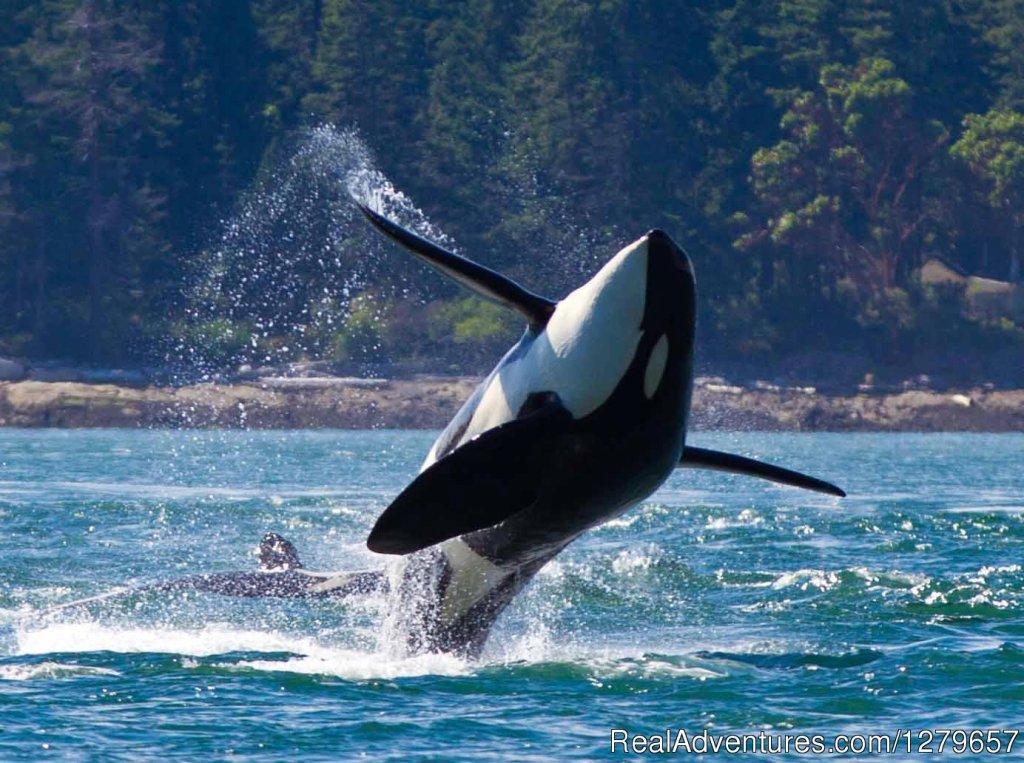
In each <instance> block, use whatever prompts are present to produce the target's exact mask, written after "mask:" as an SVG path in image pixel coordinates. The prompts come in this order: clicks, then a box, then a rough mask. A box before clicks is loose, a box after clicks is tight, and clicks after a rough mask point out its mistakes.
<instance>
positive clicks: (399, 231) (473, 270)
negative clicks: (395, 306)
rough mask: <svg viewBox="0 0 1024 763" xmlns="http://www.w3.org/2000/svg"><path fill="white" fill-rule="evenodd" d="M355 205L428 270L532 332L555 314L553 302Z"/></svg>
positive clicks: (375, 213) (369, 210) (362, 206)
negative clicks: (519, 318) (517, 318)
mask: <svg viewBox="0 0 1024 763" xmlns="http://www.w3.org/2000/svg"><path fill="white" fill-rule="evenodd" d="M356 204H358V206H359V209H360V210H361V211H362V213H363V214H364V215H366V218H367V219H368V220H369V221H370V222H371V223H372V224H373V227H375V228H376V229H377V230H379V231H380V232H381V233H383V234H384V235H386V236H387V237H388V238H391V239H394V240H395V241H397V242H398V243H399V244H401V245H402V246H404V247H405V248H406V249H408V250H409V251H411V252H412V253H413V254H415V255H416V256H417V257H419V258H420V259H421V260H423V261H424V262H426V263H427V264H428V265H430V266H431V267H433V268H436V269H437V270H439V271H441V272H442V273H444V274H445V275H446V276H448V277H449V278H451V279H453V280H455V281H457V282H458V283H460V284H462V285H463V286H465V287H466V288H467V289H469V290H470V291H473V292H475V293H476V294H479V295H480V296H481V297H483V298H485V299H489V300H492V301H494V302H497V303H498V304H500V305H504V306H505V307H509V308H512V309H513V310H516V311H517V312H519V313H520V314H522V315H523V317H525V318H526V320H527V321H528V322H529V324H530V326H531V327H533V328H534V329H536V330H539V329H541V328H543V327H544V326H545V325H547V322H548V318H550V317H551V314H552V313H553V312H554V311H555V303H554V302H552V301H551V300H549V299H545V298H544V297H541V296H540V295H537V294H534V293H533V292H531V291H528V290H527V289H524V288H523V287H522V286H520V285H519V284H517V283H516V282H515V281H513V280H512V279H511V278H506V277H505V276H503V275H501V273H497V272H495V271H493V270H491V269H490V268H486V267H484V266H483V265H480V264H477V263H475V262H473V261H472V260H468V259H466V258H465V257H462V256H460V255H458V254H455V253H453V252H449V251H448V250H446V249H442V248H441V247H439V246H438V245H437V244H432V243H431V242H429V241H427V240H426V239H425V238H422V237H420V236H418V235H416V234H415V233H413V232H412V231H410V230H406V229H405V228H403V227H402V226H401V225H398V224H397V223H394V222H391V220H388V219H387V218H386V217H384V216H383V215H380V214H378V213H377V212H374V211H373V210H372V209H370V208H369V207H367V206H365V205H363V204H359V202H356Z"/></svg>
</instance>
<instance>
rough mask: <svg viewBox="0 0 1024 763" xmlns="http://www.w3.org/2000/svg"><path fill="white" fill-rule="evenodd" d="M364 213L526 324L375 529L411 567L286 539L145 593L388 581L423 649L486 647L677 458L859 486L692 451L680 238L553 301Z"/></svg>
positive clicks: (649, 243) (382, 544)
mask: <svg viewBox="0 0 1024 763" xmlns="http://www.w3.org/2000/svg"><path fill="white" fill-rule="evenodd" d="M360 208H361V209H362V212H363V213H364V214H365V215H366V217H367V218H368V219H369V221H370V222H371V223H372V224H373V225H374V226H375V227H376V228H377V229H378V230H380V231H382V232H383V233H384V234H386V235H387V236H389V237H390V238H392V239H394V240H395V241H397V242H398V243H400V244H402V245H403V246H405V247H406V248H408V249H409V250H410V251H412V253H413V254H415V255H416V256H417V257H419V258H421V259H422V260H424V261H425V262H426V263H427V264H428V265H431V266H432V267H434V268H436V269H437V270H439V271H441V272H442V273H444V274H445V275H447V276H448V277H450V278H453V279H454V280H456V281H458V282H459V283H460V284H462V285H463V286H466V287H468V288H469V289H470V290H472V291H473V292H475V293H476V294H478V295H480V296H482V297H484V298H487V299H490V300H493V301H495V302H497V303H499V304H501V305H504V306H506V307H508V308H510V309H512V310H515V311H517V312H518V313H519V314H520V315H521V316H522V317H523V318H524V319H525V320H526V324H527V325H526V331H525V332H524V334H523V336H522V338H521V339H520V340H519V341H518V342H517V343H516V344H515V346H513V347H512V349H510V350H509V351H508V352H507V353H506V354H505V356H504V357H503V358H502V359H501V361H500V362H499V363H498V365H497V366H496V367H495V368H494V370H493V371H491V373H490V375H488V376H487V378H486V379H484V381H483V382H482V383H481V384H480V386H479V387H477V389H476V390H475V391H474V393H473V394H472V395H471V396H470V398H469V400H467V401H466V403H465V404H464V405H463V407H462V408H461V409H460V410H459V412H458V413H457V414H456V415H455V418H454V419H452V421H451V423H449V424H448V426H447V427H446V428H445V430H444V431H443V432H442V433H441V435H440V437H438V439H437V441H436V442H435V443H434V445H433V447H432V448H431V449H430V452H429V453H428V454H427V457H426V460H425V461H424V462H423V465H422V467H421V469H420V473H419V476H417V477H416V479H414V480H413V481H412V483H411V484H409V486H408V487H406V488H405V489H404V490H403V491H402V492H401V493H400V494H399V496H398V497H397V498H396V499H395V500H394V501H393V502H392V503H391V505H390V506H388V507H387V509H385V511H384V512H383V514H381V516H380V517H379V518H378V519H377V522H376V524H375V525H374V527H373V529H372V531H371V532H370V535H369V539H368V541H367V545H368V547H369V548H370V550H371V551H375V552H378V553H381V554H396V555H401V557H402V563H401V569H400V571H398V572H397V574H396V575H394V576H393V578H392V584H391V585H389V584H388V582H387V581H386V580H385V579H384V577H383V575H382V574H381V573H380V572H363V573H347V574H346V573H342V574H332V573H313V572H308V571H306V570H304V569H302V565H301V563H300V562H299V559H298V555H297V554H296V552H295V549H294V547H293V546H292V545H291V544H290V543H289V542H288V541H286V540H285V539H284V538H281V537H280V536H278V535H276V534H273V533H271V534H268V535H267V536H266V537H265V538H264V540H263V543H262V544H261V547H260V560H261V570H260V571H259V572H229V573H219V574H211V575H200V576H196V577H191V578H185V579H182V580H177V581H170V582H167V583H159V584H156V585H155V586H149V587H147V588H145V589H136V590H160V591H174V590H182V589H185V590H200V591H209V592H213V593H220V594H226V595H231V596H284V597H327V596H347V595H350V594H353V593H367V592H383V591H388V592H389V595H390V596H391V597H392V598H393V601H392V607H391V612H392V617H393V618H394V621H395V622H394V625H395V626H396V628H397V629H398V631H399V632H400V633H402V634H404V636H405V640H406V643H407V647H408V650H409V652H410V653H420V652H428V651H440V652H455V653H458V654H462V655H466V656H475V655H477V654H479V652H480V650H481V649H482V648H483V645H484V642H485V641H486V639H487V636H488V634H489V632H490V629H491V626H492V625H493V624H494V622H495V620H496V619H497V617H498V615H500V614H501V612H502V610H503V609H504V608H505V607H506V606H507V605H508V603H509V602H510V601H511V600H512V598H513V597H514V596H515V595H516V593H518V592H519V591H520V590H522V588H523V586H525V585H526V584H527V582H529V580H530V579H531V578H532V577H533V576H534V575H535V574H536V573H537V571H538V570H539V569H540V568H541V567H543V566H544V565H545V564H546V563H547V562H548V561H550V560H551V559H552V558H553V557H554V556H555V555H556V554H558V553H559V552H560V551H561V550H562V549H564V548H565V547H566V546H567V545H568V544H569V543H571V542H572V541H573V540H574V539H575V538H577V537H578V536H579V535H581V534H582V533H584V532H585V531H586V530H588V529H589V528H591V527H594V526H596V525H599V524H601V523H602V522H606V521H607V520H609V519H612V518H613V517H616V516H618V515H619V514H622V513H623V512H624V511H626V510H628V509H629V508H630V507H631V506H634V505H636V504H637V503H639V502H640V501H642V500H643V499H645V498H646V497H648V496H649V495H651V493H653V492H654V491H655V490H656V489H657V488H658V487H659V486H660V485H661V484H662V483H663V482H664V481H665V480H666V478H667V477H668V476H669V474H671V473H672V471H673V470H674V469H676V468H678V467H684V468H685V467H689V468H695V469H716V470H720V471H727V472H733V473H736V474H747V475H751V476H755V477H761V478H763V479H768V480H773V481H775V482H781V483H783V484H786V485H792V486H795V487H801V488H807V489H809V490H817V491H820V492H824V493H828V494H830V495H835V496H843V495H845V493H844V492H843V491H842V490H840V489H839V488H838V487H836V486H835V485H832V484H830V483H828V482H824V481H822V480H818V479H815V478H813V477H808V476H806V475H803V474H799V473H797V472H794V471H790V470H788V469H783V468H781V467H778V466H772V465H770V464H765V463H761V462H758V461H754V460H752V459H749V458H744V457H742V456H737V455H733V454H730V453H721V452H718V451H713V450H706V449H703V448H695V447H692V446H689V445H687V444H686V427H687V421H688V418H689V413H690V397H691V393H692V390H693V346H694V326H695V312H696V310H695V304H696V286H695V281H694V274H693V264H692V263H691V262H690V258H689V257H688V256H687V255H686V253H685V252H684V251H683V250H682V249H681V248H680V247H679V246H678V245H677V244H676V243H675V242H674V241H673V240H672V239H671V238H669V236H668V235H667V234H665V233H664V232H662V231H660V230H652V231H650V232H649V233H647V234H645V235H644V236H642V237H641V238H639V239H638V240H636V241H634V242H633V243H632V244H630V245H629V246H627V247H625V248H624V249H622V251H620V252H619V253H618V254H616V255H615V256H614V257H612V258H611V259H610V260H609V261H608V262H607V263H606V264H605V265H604V266H603V267H602V268H601V269H600V270H599V271H598V272H597V274H596V275H594V277H593V278H591V279H590V280H589V281H587V283H585V284H583V285H582V286H580V287H579V288H578V289H576V290H575V291H573V292H572V293H571V294H569V295H568V296H566V297H565V298H564V299H562V300H561V301H560V302H554V301H552V300H549V299H546V298H544V297H541V296H538V295H537V294H533V293H532V292H530V291H528V290H526V289H524V288H523V287H522V286H520V285H519V284H517V283H515V282H513V281H511V280H509V279H508V278H506V277H505V276H503V275H500V274H499V273H496V272H494V271H492V270H490V269H488V268H486V267H484V266H482V265H479V264H477V263H475V262H472V261H471V260H468V259H466V258H464V257H461V256H459V255H457V254H454V253H452V252H449V251H446V250H445V249H442V248H441V247H439V246H437V245H435V244H433V243H431V242H429V241H427V240H425V239H423V238H421V237H420V236H418V235H416V234H414V233H412V232H411V231H408V230H406V229H405V228H402V227H401V226H399V225H397V224H395V223H394V222H392V221H390V220H388V219H387V218H385V217H383V216H382V215H380V214H378V213H377V212H375V211H373V210H371V209H369V208H367V207H365V206H362V205H360ZM87 601H95V599H92V600H87ZM82 603H86V602H76V604H82Z"/></svg>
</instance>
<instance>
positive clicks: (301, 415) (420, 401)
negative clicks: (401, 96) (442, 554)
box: [0, 376, 1024, 432]
mask: <svg viewBox="0 0 1024 763" xmlns="http://www.w3.org/2000/svg"><path fill="white" fill-rule="evenodd" d="M478 382H479V379H478V378H474V377H441V376H422V377H417V378H412V379H362V378H354V377H353V378H339V377H314V378H310V377H305V378H291V377H277V378H263V379H257V380H253V381H250V382H246V383H234V384H195V385H189V386H132V385H129V384H97V383H84V382H67V381H36V380H26V381H12V382H0V426H6V427H67V428H73V427H179V428H204V427H223V428H252V429H279V428H344V429H370V428H420V429H432V428H439V427H441V426H443V425H444V424H445V423H447V421H448V420H449V419H450V418H451V416H452V415H453V414H454V413H455V411H456V410H457V409H458V407H459V406H460V405H461V404H462V402H463V401H464V400H465V399H466V398H467V397H468V396H469V394H470V393H471V392H472V390H473V388H474V386H475V385H476V384H477V383H478ZM691 425H692V427H693V428H696V429H704V430H709V429H726V430H735V429H745V430H753V429H763V430H776V431H844V432H849V431H879V432H898V431H991V432H1007V431H1017V432H1020V431H1024V390H991V389H980V388H979V389H963V390H958V391H942V392H939V391H931V390H924V389H918V390H901V391H873V390H866V391H862V392H857V393H849V394H827V395H826V394H822V393H820V392H819V391H817V390H815V389H814V388H811V387H788V388H780V387H773V386H771V385H761V386H756V385H755V386H753V387H746V386H736V385H731V384H729V383H727V382H724V381H723V380H720V379H701V380H698V382H697V384H696V387H695V390H694V399H693V420H692V424H691Z"/></svg>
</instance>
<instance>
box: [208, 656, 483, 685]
mask: <svg viewBox="0 0 1024 763" xmlns="http://www.w3.org/2000/svg"><path fill="white" fill-rule="evenodd" d="M220 667H226V668H232V669H250V670H261V671H268V672H278V673H280V672H283V673H300V674H303V675H317V676H336V677H338V678H345V679H348V680H350V681H368V680H373V679H393V678H412V677H415V676H427V675H430V676H461V675H466V674H468V673H470V672H471V665H470V664H469V663H468V662H465V661H464V660H461V659H459V658H458V657H455V656H453V655H450V654H421V655H418V656H416V657H407V658H395V657H391V656H389V655H385V654H378V653H372V652H357V651H351V650H345V649H330V650H323V651H322V652H321V653H320V654H317V655H306V656H303V657H292V658H289V659H287V660H241V661H239V662H235V663H230V664H224V663H222V664H221V665H220Z"/></svg>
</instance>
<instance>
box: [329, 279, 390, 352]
mask: <svg viewBox="0 0 1024 763" xmlns="http://www.w3.org/2000/svg"><path fill="white" fill-rule="evenodd" d="M388 312H389V305H388V304H387V303H386V302H383V301H382V300H381V299H380V298H378V297H376V296H375V295H373V294H361V295H359V296H358V297H356V298H355V299H353V300H352V302H351V304H349V306H348V311H347V314H346V316H345V320H344V322H343V323H342V328H341V331H339V332H338V333H337V335H336V336H335V339H334V348H333V349H334V353H333V354H334V359H335V360H354V361H359V362H363V363H366V362H372V361H377V362H380V361H383V360H386V359H387V357H386V352H385V349H386V348H385V347H384V342H383V334H384V326H385V323H386V321H387V316H388Z"/></svg>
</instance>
